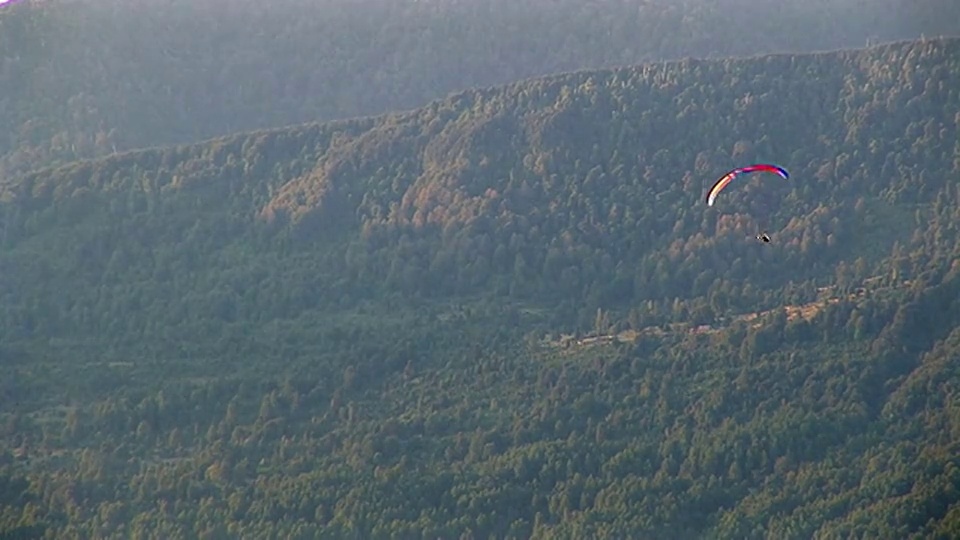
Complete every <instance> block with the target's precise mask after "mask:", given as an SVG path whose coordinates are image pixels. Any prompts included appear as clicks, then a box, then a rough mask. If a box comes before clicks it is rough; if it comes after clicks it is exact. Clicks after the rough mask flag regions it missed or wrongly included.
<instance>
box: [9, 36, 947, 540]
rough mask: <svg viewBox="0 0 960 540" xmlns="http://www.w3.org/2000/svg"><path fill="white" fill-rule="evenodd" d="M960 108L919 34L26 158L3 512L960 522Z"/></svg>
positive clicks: (68, 534) (131, 526) (913, 533)
mask: <svg viewBox="0 0 960 540" xmlns="http://www.w3.org/2000/svg"><path fill="white" fill-rule="evenodd" d="M958 123H960V39H923V40H917V41H909V42H900V43H894V44H888V45H882V46H876V47H870V48H866V49H862V50H851V51H840V52H825V53H817V54H777V55H765V56H760V57H756V58H749V59H738V60H732V59H723V60H720V59H717V60H706V59H701V60H693V59H686V60H679V61H676V62H669V63H651V64H644V65H640V66H636V67H629V68H626V67H624V68H616V69H605V70H591V71H578V72H574V73H569V74H563V75H556V76H551V77H548V78H540V79H533V80H529V81H523V82H517V83H512V84H509V85H506V86H500V87H489V88H483V89H474V90H465V91H463V92H459V93H456V94H453V95H450V96H449V97H447V98H444V99H441V100H437V101H433V102H431V103H429V104H427V105H426V106H424V107H422V108H419V109H415V110H412V111H407V112H400V113H392V114H388V115H383V116H376V117H365V118H359V119H353V120H340V121H335V122H327V123H317V124H306V125H301V126H297V127H291V128H284V129H272V130H266V131H258V132H253V133H248V134H240V135H230V136H226V137H222V138H218V139H215V140H211V141H207V142H203V143H197V144H191V145H183V146H174V147H163V148H153V149H146V150H138V151H132V152H127V153H121V154H117V155H113V156H110V157H107V158H104V159H98V160H91V161H83V162H75V163H70V164H66V165H63V166H59V167H56V168H49V169H44V170H40V171H34V172H31V173H29V174H25V175H23V176H20V177H18V178H16V179H14V180H13V181H10V182H8V183H7V184H5V186H4V187H3V191H2V193H0V200H2V201H3V202H2V204H0V243H2V248H3V249H2V251H0V306H2V308H0V405H2V406H0V494H2V495H0V496H2V497H3V500H2V504H0V536H2V535H6V537H10V538H58V539H59V538H127V537H136V538H238V537H244V538H248V537H249V538H438V537H439V538H604V537H613V538H623V537H629V538H813V537H818V538H834V537H843V538H846V537H870V538H910V537H919V538H943V539H948V538H956V537H957V536H958V535H960V399H958V397H957V393H956V388H957V385H958V383H960V378H958V377H960V373H958V367H957V365H956V362H955V359H956V358H957V357H958V355H960V263H958V261H960V235H958V228H960V182H958V180H960V133H958ZM750 161H772V162H776V163H778V164H779V165H782V166H784V167H786V168H787V169H788V170H790V172H791V178H790V179H789V180H786V181H785V180H782V179H780V178H778V177H775V176H764V175H755V176H753V177H748V178H744V179H741V180H738V181H737V182H738V183H737V184H736V185H735V186H731V188H729V189H728V191H726V192H724V193H723V194H722V195H721V199H720V200H718V203H717V205H716V206H714V207H711V208H708V207H706V206H705V205H704V204H703V202H702V197H703V195H704V192H705V190H706V188H707V187H708V186H709V185H710V184H711V183H712V182H713V181H714V180H715V179H716V178H717V177H718V176H719V175H720V174H722V173H723V172H724V171H725V170H727V169H728V168H730V167H732V166H735V165H737V164H741V163H745V162H750ZM761 229H764V230H767V231H769V232H770V234H771V236H772V237H773V242H772V243H771V244H761V243H758V242H756V241H754V239H753V235H754V234H755V233H756V232H757V231H758V230H761Z"/></svg>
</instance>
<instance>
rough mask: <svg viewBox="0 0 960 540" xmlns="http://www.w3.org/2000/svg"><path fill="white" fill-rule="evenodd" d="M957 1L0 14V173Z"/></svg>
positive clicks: (917, 17)
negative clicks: (0, 127) (1, 127)
mask: <svg viewBox="0 0 960 540" xmlns="http://www.w3.org/2000/svg"><path fill="white" fill-rule="evenodd" d="M957 21H960V7H958V5H957V3H956V2H954V1H952V0H880V1H875V2H869V3H864V2H859V1H855V0H841V1H837V0H816V1H808V2H802V3H801V2H797V3H789V4H784V3H783V2H780V1H778V0H720V1H707V0H684V1H670V2H658V1H647V0H619V1H603V2H584V1H581V0H559V1H558V0H534V1H524V2H513V1H509V0H469V1H458V2H450V1H447V0H429V1H418V2H395V1H388V0H360V1H359V2H358V1H356V0H324V1H322V2H303V1H300V0H281V1H273V2H266V3H265V2H256V1H252V0H240V1H229V2H228V1H225V0H206V1H203V2H185V1H180V0H151V1H150V2H128V1H120V0H106V1H104V0H75V1H70V2H20V3H14V4H11V5H8V6H5V7H4V9H3V10H0V88H2V89H3V90H2V92H0V125H3V126H5V129H4V130H3V133H2V134H0V178H2V177H4V176H10V175H11V174H14V173H18V172H23V171H26V170H30V169H35V168H38V167H43V166H48V165H52V164H62V163H66V162H69V161H72V160H75V159H79V158H90V157H96V156H103V155H106V154H109V153H112V152H116V151H125V150H129V149H132V148H142V147H150V146H156V145H167V144H178V143H189V142H196V141H198V140H201V139H206V138H209V137H214V136H220V135H227V134H230V133H233V132H236V131H244V130H254V129H263V128H271V127H276V126H281V125H289V124H300V123H303V122H307V121H318V120H332V119H338V118H350V117H355V116H361V115H369V114H381V113H385V112H389V111H394V110H399V109H409V108H414V107H419V106H422V105H425V104H426V103H427V102H429V101H431V100H433V99H438V98H441V97H443V96H445V95H446V94H447V93H449V92H453V91H459V90H463V89H467V88H472V87H476V86H489V85H496V84H505V83H508V82H513V81H515V80H518V79H522V78H527V77H534V76H541V75H547V74H552V73H557V72H562V71H571V70H579V69H585V68H593V69H595V68H600V67H606V66H618V65H626V64H635V63H639V62H649V61H652V60H663V59H675V58H681V57H686V56H695V57H705V56H740V55H753V54H766V53H771V52H780V51H789V52H801V51H812V50H824V49H834V48H841V47H851V46H857V47H859V46H862V45H863V44H864V43H869V42H871V41H874V42H876V41H890V40H897V39H908V38H909V39H913V38H919V37H920V36H921V35H923V34H924V33H925V34H926V36H927V37H933V36H938V35H960V23H958V22H957Z"/></svg>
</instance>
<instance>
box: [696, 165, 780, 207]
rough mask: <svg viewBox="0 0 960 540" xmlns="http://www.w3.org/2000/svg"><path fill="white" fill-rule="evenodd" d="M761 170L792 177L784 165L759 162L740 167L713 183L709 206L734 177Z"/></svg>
mask: <svg viewBox="0 0 960 540" xmlns="http://www.w3.org/2000/svg"><path fill="white" fill-rule="evenodd" d="M761 171H762V172H770V173H774V174H778V175H780V176H782V177H783V178H789V177H790V174H789V173H787V170H786V169H784V168H783V167H778V166H776V165H768V164H766V163H758V164H756V165H748V166H746V167H738V168H736V169H733V170H732V171H730V172H728V173H726V174H724V175H723V176H721V177H720V179H719V180H717V181H716V183H714V184H713V187H711V188H710V191H708V192H707V206H713V201H714V200H716V198H717V194H719V193H720V192H721V191H723V188H725V187H727V184H729V183H730V182H731V181H732V180H733V179H734V178H736V177H738V176H740V175H744V174H750V173H753V172H761Z"/></svg>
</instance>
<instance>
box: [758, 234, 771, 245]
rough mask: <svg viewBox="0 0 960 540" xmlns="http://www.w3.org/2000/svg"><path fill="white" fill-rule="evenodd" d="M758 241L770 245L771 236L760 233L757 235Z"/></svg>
mask: <svg viewBox="0 0 960 540" xmlns="http://www.w3.org/2000/svg"><path fill="white" fill-rule="evenodd" d="M757 240H763V241H764V243H770V235H769V234H767V233H765V232H762V233H759V234H757Z"/></svg>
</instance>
